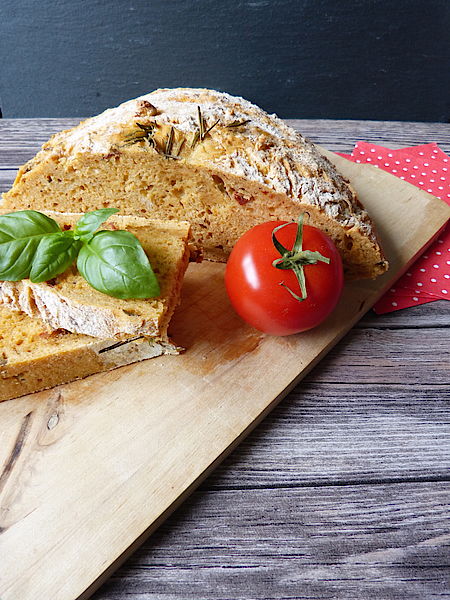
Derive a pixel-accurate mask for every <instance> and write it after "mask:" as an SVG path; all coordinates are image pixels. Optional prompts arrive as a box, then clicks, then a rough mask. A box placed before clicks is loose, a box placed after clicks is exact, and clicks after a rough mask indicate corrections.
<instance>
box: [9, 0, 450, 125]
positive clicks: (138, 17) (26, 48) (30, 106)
mask: <svg viewBox="0 0 450 600" xmlns="http://www.w3.org/2000/svg"><path fill="white" fill-rule="evenodd" d="M177 86H189V87H211V88H216V89H219V90H223V91H228V92H230V93H232V94H236V95H241V96H244V97H246V98H248V99H249V100H252V101H253V102H256V103H257V104H259V105H261V106H262V107H263V108H265V109H266V110H268V111H269V112H276V113H278V114H279V115H280V116H281V117H284V118H293V117H298V118H342V119H384V120H416V121H444V122H448V121H449V120H450V0H389V1H388V0H351V1H350V0H348V1H347V0H340V1H339V0H298V1H295V0H273V1H270V0H251V1H250V0H247V1H228V0H130V1H123V0H78V1H77V0H59V1H58V0H53V1H51V0H0V106H1V108H2V112H3V116H4V117H77V116H80V117H82V116H89V115H93V114H96V113H98V112H100V111H102V110H103V109H105V108H107V107H110V106H115V105H116V104H118V103H120V102H122V101H124V100H127V99H129V98H132V97H135V96H138V95H140V94H143V93H146V92H148V91H151V90H153V89H155V88H157V87H177Z"/></svg>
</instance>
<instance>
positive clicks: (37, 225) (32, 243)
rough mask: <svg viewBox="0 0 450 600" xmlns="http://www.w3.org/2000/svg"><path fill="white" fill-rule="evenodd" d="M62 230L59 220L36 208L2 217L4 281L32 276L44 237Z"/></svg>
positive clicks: (1, 272) (0, 235)
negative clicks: (57, 221) (38, 248)
mask: <svg viewBox="0 0 450 600" xmlns="http://www.w3.org/2000/svg"><path fill="white" fill-rule="evenodd" d="M59 231H61V229H60V227H59V225H58V223H56V221H54V220H53V219H50V218H49V217H47V216H46V215H44V214H42V213H39V212H37V211H35V210H20V211H17V212H14V213H8V214H6V215H1V216H0V280H3V281H20V280H21V279H25V278H27V277H28V276H29V274H30V270H31V265H32V263H33V257H34V254H35V252H36V249H37V247H38V245H39V243H40V241H41V239H42V238H43V237H44V236H46V235H48V234H49V233H55V232H59Z"/></svg>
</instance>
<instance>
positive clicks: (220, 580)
mask: <svg viewBox="0 0 450 600" xmlns="http://www.w3.org/2000/svg"><path fill="white" fill-rule="evenodd" d="M449 499H450V484H449V483H422V484H417V483H415V484H394V485H376V486H366V485H361V486H342V487H339V486H333V487H310V488H301V489H299V488H289V489H275V490H274V489H271V490H245V491H242V490H239V491H216V492H207V491H202V492H197V493H195V494H194V495H193V497H191V499H190V500H189V501H188V502H187V503H186V504H185V505H184V506H183V507H182V508H181V509H179V510H178V511H177V513H175V514H174V515H173V516H172V517H171V518H170V519H169V521H168V522H166V524H165V525H163V526H162V527H161V528H160V530H159V531H158V532H157V533H156V534H155V535H154V536H153V537H152V538H151V539H150V540H148V541H147V542H146V543H144V545H143V546H142V548H141V549H140V550H138V551H137V552H136V553H135V554H134V556H133V557H132V558H131V559H129V560H128V562H127V563H126V564H125V565H124V566H123V567H122V568H121V569H120V570H119V571H118V572H117V573H116V574H115V575H114V576H113V577H111V579H110V580H109V582H107V583H106V584H105V585H104V586H103V587H102V588H100V590H98V592H97V593H95V594H94V596H93V599H92V600H119V599H120V600H122V599H125V598H136V599H139V600H150V599H156V598H157V599H158V600H175V599H183V600H184V599H187V598H208V599H214V600H219V599H220V600H222V599H227V600H232V599H245V600H250V599H253V598H258V599H261V600H262V599H265V600H268V599H273V600H275V599H277V600H281V599H287V598H295V599H298V600H300V599H305V600H306V599H308V600H312V599H317V600H319V599H324V598H326V599H334V600H341V599H342V600H344V599H345V600H350V599H352V600H353V599H354V600H369V599H376V600H388V599H389V600H394V599H398V600H400V599H402V600H405V599H408V600H431V599H437V598H439V599H440V600H442V599H444V598H447V599H448V598H450V587H449V574H450V570H449V566H450V559H449V557H450V553H449V547H450V534H449V526H450V521H449V512H448V509H449Z"/></svg>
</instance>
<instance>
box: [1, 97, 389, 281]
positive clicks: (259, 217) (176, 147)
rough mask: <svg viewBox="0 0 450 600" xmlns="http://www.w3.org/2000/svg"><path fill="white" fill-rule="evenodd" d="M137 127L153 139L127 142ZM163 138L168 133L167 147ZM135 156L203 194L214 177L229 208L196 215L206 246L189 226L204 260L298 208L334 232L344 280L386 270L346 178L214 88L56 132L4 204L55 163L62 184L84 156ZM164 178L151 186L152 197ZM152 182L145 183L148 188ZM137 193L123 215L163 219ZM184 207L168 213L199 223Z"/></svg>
mask: <svg viewBox="0 0 450 600" xmlns="http://www.w3.org/2000/svg"><path fill="white" fill-rule="evenodd" d="M199 109H200V112H199ZM200 119H201V120H202V121H203V129H204V130H208V129H209V133H207V134H206V135H205V136H204V138H203V139H200V140H199V139H198V132H199V128H200V126H199V122H200ZM141 127H147V128H148V127H153V128H154V130H152V137H151V139H150V137H149V138H147V139H144V138H142V139H141V141H136V140H134V142H133V143H131V144H130V143H129V142H130V136H131V140H132V141H133V136H136V135H138V134H139V133H140V132H141V133H142V132H143V130H142V129H141ZM171 131H172V133H171ZM196 135H197V141H195V136H196ZM170 136H173V139H172V143H171V144H170V151H169V152H167V149H168V148H169V146H168V140H169V138H170ZM138 137H139V135H138ZM175 154H176V156H175ZM139 160H141V161H148V164H150V163H151V164H153V165H154V168H155V170H156V169H158V170H164V169H165V170H166V171H169V170H170V169H173V172H176V171H177V169H178V171H179V172H180V177H183V176H184V177H186V173H196V174H198V180H197V185H198V187H199V188H203V189H205V190H206V186H207V185H208V184H207V183H206V182H207V179H208V178H209V180H211V178H212V179H214V178H216V180H215V181H216V184H217V186H218V187H219V188H220V189H221V193H222V195H223V203H224V205H225V203H227V204H228V209H227V210H223V211H222V212H223V218H222V221H221V220H220V215H219V217H217V218H214V217H215V214H214V215H213V217H211V218H209V219H207V220H205V219H204V220H203V222H204V223H206V224H205V225H204V226H205V227H206V228H208V226H209V227H210V229H211V231H212V233H213V236H212V237H213V243H211V244H210V245H208V239H207V237H206V233H205V234H204V235H203V233H202V231H201V229H200V228H199V227H197V228H195V223H193V224H194V231H195V233H196V235H197V236H198V237H199V238H200V241H201V242H203V243H204V245H205V256H206V258H212V259H216V260H226V257H227V255H228V253H229V251H230V250H231V247H232V245H233V243H234V241H235V240H236V239H237V238H238V237H239V235H240V234H242V233H243V231H242V230H243V228H244V227H247V228H248V227H249V226H251V225H252V224H256V223H257V222H261V221H263V220H270V219H271V218H273V217H274V218H286V219H296V218H297V217H298V215H299V214H300V213H302V212H306V213H307V215H308V218H309V221H310V223H311V224H313V225H317V226H319V227H321V228H322V229H323V230H325V231H326V232H327V233H328V234H329V235H330V236H331V237H332V238H333V240H334V241H335V243H336V244H337V246H338V248H339V250H340V252H341V255H342V257H343V260H344V265H345V267H346V270H347V272H348V273H349V275H350V276H352V277H360V276H361V277H376V276H377V275H379V274H381V273H383V272H384V271H385V270H386V269H387V262H386V260H385V257H384V256H383V253H382V250H381V248H380V244H379V241H378V238H377V235H376V232H375V228H374V225H373V223H372V221H371V219H370V217H369V215H368V214H367V212H366V211H365V210H364V208H363V207H362V206H361V204H360V202H359V201H358V199H357V197H356V194H355V192H354V190H353V189H352V188H351V186H350V185H349V183H348V181H346V180H345V179H344V178H343V177H342V176H341V175H340V174H339V173H338V172H337V170H336V168H335V167H334V165H332V164H331V163H330V161H329V160H328V159H327V158H326V157H324V156H322V155H321V154H320V152H319V151H318V150H317V148H316V147H315V146H314V144H313V143H311V142H310V141H309V140H307V139H306V138H304V137H303V136H302V135H301V134H299V133H298V132H297V131H295V130H294V129H292V128H290V127H288V126H287V125H286V124H285V123H284V122H283V121H282V120H281V119H279V118H278V117H276V115H268V114H267V113H265V112H264V111H263V110H262V109H260V108H258V107H257V106H255V105H253V104H251V103H250V102H248V101H246V100H244V99H243V98H238V97H233V96H230V95H229V94H225V93H222V92H216V91H214V90H206V89H189V88H177V89H161V90H156V91H154V92H152V93H150V94H147V95H145V96H141V97H140V98H136V99H133V100H129V101H128V102H125V103H123V104H121V105H120V106H118V107H116V108H113V109H109V110H107V111H105V112H104V113H102V114H100V115H98V116H96V117H93V118H91V119H87V120H86V121H84V122H82V123H81V124H80V125H78V126H77V127H75V128H74V129H72V130H69V131H64V132H60V133H58V134H56V135H54V136H53V137H52V138H51V139H50V140H49V142H48V143H47V144H45V145H44V146H43V149H42V151H41V152H40V153H39V154H38V155H37V156H36V157H35V158H34V159H32V160H31V161H30V162H29V163H27V164H26V165H24V166H23V167H22V168H21V169H20V171H19V173H18V176H17V178H16V182H15V184H14V186H13V188H12V190H11V191H10V192H8V193H6V194H5V195H4V206H5V207H6V208H24V207H25V205H26V204H27V193H28V195H29V194H30V193H31V192H32V191H34V190H35V188H36V185H35V184H36V183H37V182H39V185H40V187H41V189H43V188H42V181H44V184H45V179H44V177H46V176H47V177H48V176H50V177H53V176H52V175H49V174H50V173H51V172H53V170H54V169H53V170H52V168H53V167H55V164H58V165H60V166H61V169H59V170H56V171H55V174H56V178H57V179H61V173H63V176H62V178H63V180H64V174H66V175H67V173H69V172H70V170H71V169H72V170H79V172H80V173H82V172H83V168H88V167H86V163H89V162H90V164H91V165H93V164H94V162H95V161H97V162H95V169H99V171H100V172H101V171H102V166H101V165H102V164H103V165H104V164H106V163H109V164H110V165H111V168H112V169H114V168H116V167H115V165H114V163H117V166H119V165H123V168H127V169H130V165H131V164H133V162H136V161H139ZM93 161H94V162H93ZM170 163H172V164H170ZM174 163H175V164H174ZM200 175H201V176H200ZM169 180H170V177H169V176H167V181H169ZM53 181H54V180H53ZM149 181H150V180H146V183H147V184H148V183H149ZM167 181H166V182H165V183H164V185H162V187H161V188H159V189H158V194H159V195H161V189H164V186H165V185H166V183H167ZM153 184H154V182H153V183H152V182H151V181H150V185H147V188H148V187H152V186H153ZM52 187H53V189H54V190H55V193H56V190H57V189H58V185H53V186H52V185H50V189H52ZM212 189H213V188H212V186H211V187H210V188H209V189H208V190H207V195H208V194H209V196H210V197H212V195H213V194H212ZM142 190H143V193H142V194H141V195H140V196H138V195H137V194H136V192H135V190H132V192H131V191H130V192H129V193H128V197H127V194H125V195H124V205H126V204H127V202H128V206H129V210H130V211H136V212H138V211H139V210H143V211H145V212H149V213H152V211H153V212H154V213H155V214H156V215H157V216H167V214H168V213H167V211H166V213H165V214H164V215H163V214H162V211H161V207H160V206H155V198H156V196H155V195H153V196H152V193H151V190H150V191H148V193H147V190H146V186H142ZM47 191H48V190H46V189H43V193H42V195H41V196H39V194H38V198H36V194H35V193H33V194H32V201H33V203H34V204H35V205H36V202H38V205H39V202H40V203H41V204H40V206H41V208H42V207H46V208H49V206H48V205H46V200H45V197H44V196H45V193H46V192H47ZM167 193H168V194H169V193H170V190H167ZM199 193H200V191H199ZM205 193H206V192H205ZM80 196H81V203H82V202H86V203H87V204H88V205H90V203H96V204H97V206H95V208H98V207H99V206H98V203H99V200H98V199H96V198H94V196H93V195H92V194H91V195H89V191H87V192H86V190H83V192H82V193H81V194H80ZM139 198H140V199H139ZM217 198H218V199H217V200H214V206H213V207H212V211H213V213H214V211H218V210H219V209H218V208H217V205H218V204H220V202H221V197H220V196H217ZM66 201H67V203H68V205H67V206H65V207H64V210H69V209H71V210H76V208H75V207H76V205H77V201H78V200H77V198H76V197H74V190H73V187H72V188H71V196H70V198H69V197H67V199H66ZM156 202H159V200H158V198H156ZM185 204H186V202H184V203H183V202H181V205H182V207H183V208H181V209H180V205H179V204H176V203H175V204H174V205H173V216H175V218H187V219H188V220H192V221H195V218H196V215H197V220H198V219H199V217H198V214H199V213H200V212H201V209H202V208H203V206H200V207H196V208H195V210H193V211H191V212H193V213H194V217H193V218H192V219H189V214H188V213H189V206H188V207H186V206H185ZM188 204H189V202H188ZM230 206H232V209H230ZM93 208H94V207H93ZM219 208H220V207H219ZM83 210H84V208H83ZM164 210H166V209H165V208H164ZM183 211H184V212H183ZM169 212H170V211H169ZM233 215H235V219H234V220H233V218H234V217H233ZM201 218H202V219H203V216H201ZM226 221H228V225H229V227H228V230H229V231H228V232H227V231H226V229H227V227H226Z"/></svg>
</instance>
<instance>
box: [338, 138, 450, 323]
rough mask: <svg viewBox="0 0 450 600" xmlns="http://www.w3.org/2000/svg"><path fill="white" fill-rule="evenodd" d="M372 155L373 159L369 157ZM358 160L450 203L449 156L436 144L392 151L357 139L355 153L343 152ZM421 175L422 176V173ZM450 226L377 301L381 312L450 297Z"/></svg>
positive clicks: (351, 158)
mask: <svg viewBox="0 0 450 600" xmlns="http://www.w3.org/2000/svg"><path fill="white" fill-rule="evenodd" d="M368 154H371V156H372V158H371V159H369V158H367V155H368ZM342 156H345V157H346V158H348V159H349V160H352V161H353V162H358V163H367V162H370V164H371V165H373V166H375V167H377V168H380V169H383V170H384V171H388V172H389V173H392V174H394V175H395V176H396V177H399V178H400V179H403V180H405V181H409V182H410V183H412V184H413V185H415V186H416V187H419V188H421V189H423V190H424V191H426V192H428V193H430V194H433V195H434V196H437V197H438V198H441V199H442V200H444V201H445V202H447V204H450V174H449V173H448V162H449V157H448V156H447V155H446V154H445V153H444V152H443V151H442V150H441V149H440V148H439V146H438V145H437V144H435V143H433V144H422V145H420V146H412V147H409V148H402V149H400V150H391V149H389V148H384V147H383V146H378V145H376V144H369V143H367V142H357V143H356V145H355V148H354V149H353V152H352V154H351V155H345V154H344V155H342ZM419 174H420V177H418V175H419ZM449 252H450V226H449V227H447V228H446V229H444V230H443V231H441V233H440V235H439V237H438V239H437V241H436V242H434V243H433V245H432V246H430V247H429V248H428V250H427V254H425V255H422V256H421V257H420V258H419V259H418V260H417V261H416V262H415V263H414V265H412V266H411V268H410V269H409V271H408V272H407V273H406V274H405V275H404V276H403V277H401V278H400V279H399V280H398V281H397V282H396V285H395V288H393V289H390V290H389V291H388V292H387V293H386V294H385V295H384V296H383V298H381V300H379V301H378V302H377V304H376V305H375V306H374V309H375V311H376V312H377V313H379V314H381V313H386V312H391V311H394V310H400V309H401V308H407V307H409V306H414V305H417V304H424V303H425V302H432V301H433V300H438V299H440V298H446V299H447V300H448V299H450V260H446V259H447V258H448V256H449V254H448V253H449Z"/></svg>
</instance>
